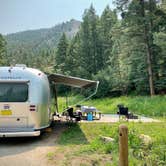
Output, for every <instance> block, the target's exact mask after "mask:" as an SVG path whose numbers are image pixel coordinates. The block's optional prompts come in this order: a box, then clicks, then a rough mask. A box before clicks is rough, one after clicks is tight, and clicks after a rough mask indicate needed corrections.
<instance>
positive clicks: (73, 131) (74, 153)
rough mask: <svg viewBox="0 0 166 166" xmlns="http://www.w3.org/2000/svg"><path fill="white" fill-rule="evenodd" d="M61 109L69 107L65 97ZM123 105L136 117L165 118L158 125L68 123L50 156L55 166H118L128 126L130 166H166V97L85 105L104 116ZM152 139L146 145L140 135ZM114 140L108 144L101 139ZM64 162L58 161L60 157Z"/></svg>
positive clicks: (101, 100) (93, 101)
mask: <svg viewBox="0 0 166 166" xmlns="http://www.w3.org/2000/svg"><path fill="white" fill-rule="evenodd" d="M58 101H59V109H61V110H63V109H62V108H64V106H65V100H64V98H59V99H58ZM120 103H123V104H124V105H125V106H128V107H129V110H131V111H132V112H133V113H135V114H139V115H146V116H155V117H156V118H159V119H160V118H161V119H162V120H161V122H158V123H142V122H139V123H134V122H130V123H128V122H126V121H123V122H118V123H77V124H74V123H72V124H66V126H65V130H64V131H63V132H62V133H61V134H60V135H59V138H58V140H56V150H55V152H50V153H48V156H47V157H48V159H49V160H50V161H51V162H53V163H54V164H55V165H60V166H61V165H62V166H70V165H73V166H74V165H80V166H92V165H93V166H117V165H118V160H119V158H118V148H119V147H118V127H119V125H120V124H121V123H125V124H126V125H127V126H128V128H129V135H128V143H129V165H130V166H165V163H166V120H165V118H163V116H165V115H164V113H166V107H165V105H166V96H155V97H152V98H151V97H141V96H138V97H132V96H129V97H126V96H124V97H120V98H103V99H95V100H89V101H87V102H84V103H83V105H88V106H95V107H96V108H97V109H99V110H101V111H102V113H116V111H117V104H120ZM142 134H143V135H146V136H148V137H150V142H149V143H146V141H143V140H142V139H140V135H142ZM102 136H104V137H111V138H113V139H114V141H113V142H107V141H104V140H102V139H101V137H102ZM59 157H60V158H61V160H57V158H59Z"/></svg>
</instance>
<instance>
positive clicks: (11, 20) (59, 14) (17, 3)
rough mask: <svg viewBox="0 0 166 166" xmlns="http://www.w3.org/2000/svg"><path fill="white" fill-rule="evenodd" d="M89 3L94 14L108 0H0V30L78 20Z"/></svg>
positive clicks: (14, 30)
mask: <svg viewBox="0 0 166 166" xmlns="http://www.w3.org/2000/svg"><path fill="white" fill-rule="evenodd" d="M91 4H93V6H94V8H95V9H96V13H97V14H98V15H101V13H102V11H103V10H104V8H105V7H106V5H109V6H110V8H112V9H113V5H112V0H0V33H1V34H3V35H5V34H9V33H15V32H19V31H24V30H31V29H39V28H49V27H53V26H55V25H56V24H59V23H62V22H66V21H69V20H70V19H76V20H80V21H81V20H82V15H83V12H84V10H85V9H87V8H89V7H90V5H91Z"/></svg>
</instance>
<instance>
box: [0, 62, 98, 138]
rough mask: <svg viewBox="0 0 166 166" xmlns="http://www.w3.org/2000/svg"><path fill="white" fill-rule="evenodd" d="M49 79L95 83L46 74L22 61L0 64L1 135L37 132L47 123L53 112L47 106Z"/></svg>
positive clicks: (80, 84)
mask: <svg viewBox="0 0 166 166" xmlns="http://www.w3.org/2000/svg"><path fill="white" fill-rule="evenodd" d="M50 83H51V84H52V83H54V85H56V84H65V85H70V86H75V87H79V88H86V87H89V86H94V85H97V84H98V83H97V82H95V81H90V80H85V79H81V78H77V77H69V76H64V75H60V74H51V75H49V76H48V75H46V74H44V73H43V72H41V71H39V70H37V69H33V68H28V67H26V66H25V65H16V66H14V67H0V137H21V136H22V137H23V136H39V135H40V133H41V131H42V129H45V128H47V127H49V126H50V124H51V122H52V119H53V114H55V113H52V112H51V110H50V107H51V94H50V93H51V88H50V87H51V86H50ZM55 98H56V97H55ZM55 101H57V100H55ZM55 104H56V106H57V103H55ZM56 108H57V107H56ZM56 111H57V110H56ZM56 111H55V112H56Z"/></svg>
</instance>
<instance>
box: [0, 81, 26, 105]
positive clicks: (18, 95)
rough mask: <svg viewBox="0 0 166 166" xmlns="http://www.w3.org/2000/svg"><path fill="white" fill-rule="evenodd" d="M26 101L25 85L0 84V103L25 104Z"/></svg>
mask: <svg viewBox="0 0 166 166" xmlns="http://www.w3.org/2000/svg"><path fill="white" fill-rule="evenodd" d="M27 100H28V85H27V84H26V83H0V102H25V101H27Z"/></svg>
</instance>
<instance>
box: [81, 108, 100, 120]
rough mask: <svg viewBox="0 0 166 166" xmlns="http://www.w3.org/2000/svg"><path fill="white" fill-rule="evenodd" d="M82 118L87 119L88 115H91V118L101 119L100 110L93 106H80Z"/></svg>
mask: <svg viewBox="0 0 166 166" xmlns="http://www.w3.org/2000/svg"><path fill="white" fill-rule="evenodd" d="M81 113H82V118H83V119H87V120H88V116H89V115H91V116H92V120H97V119H98V120H99V119H101V111H99V110H97V109H96V108H95V107H88V106H81Z"/></svg>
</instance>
